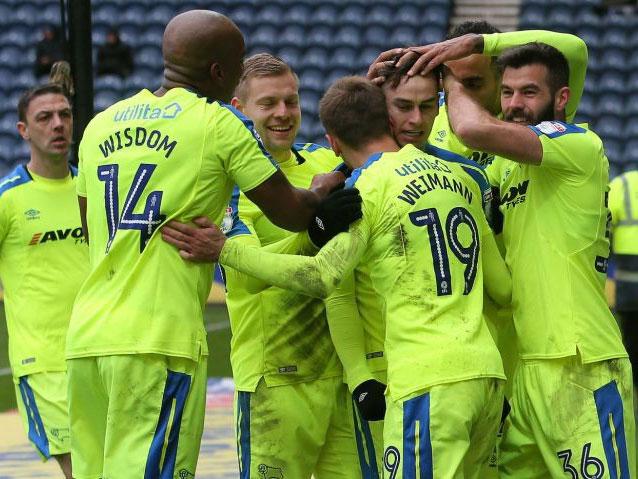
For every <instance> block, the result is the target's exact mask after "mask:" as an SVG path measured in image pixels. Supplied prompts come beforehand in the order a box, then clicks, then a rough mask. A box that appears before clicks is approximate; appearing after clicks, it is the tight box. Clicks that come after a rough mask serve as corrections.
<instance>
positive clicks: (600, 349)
mask: <svg viewBox="0 0 638 479" xmlns="http://www.w3.org/2000/svg"><path fill="white" fill-rule="evenodd" d="M498 64H499V66H500V68H501V69H502V71H503V74H502V88H501V106H502V110H503V114H504V120H499V119H497V118H494V117H493V116H492V115H491V114H490V113H489V112H488V111H487V110H485V109H484V108H482V107H481V106H480V105H479V104H478V103H477V102H476V101H475V100H474V99H472V97H471V96H470V95H469V94H468V92H467V91H466V89H465V88H464V86H463V85H462V84H461V83H460V82H457V81H455V80H454V78H453V76H451V75H450V76H448V77H447V78H446V83H447V84H446V87H447V89H448V91H449V92H450V95H449V98H448V114H449V117H450V123H451V126H452V128H453V129H454V131H455V133H456V134H457V135H458V136H459V138H461V140H462V141H463V142H464V143H465V144H466V145H468V146H471V147H474V148H478V149H480V150H481V151H488V152H491V153H494V154H495V155H497V156H496V158H495V160H494V163H493V164H492V166H491V167H490V169H489V175H490V179H491V180H492V181H493V182H495V183H496V184H498V185H499V187H500V190H501V191H502V192H503V195H502V199H501V204H500V210H501V212H502V213H503V216H504V228H503V241H504V245H505V248H506V251H507V252H506V262H507V264H508V266H509V269H510V271H511V273H512V282H513V289H512V304H513V316H514V324H515V328H516V333H517V339H518V341H517V342H518V349H519V351H520V358H521V363H520V365H519V367H518V368H517V371H516V373H515V375H514V377H513V385H512V387H513V397H512V411H511V413H510V415H509V416H508V418H507V420H506V423H505V428H504V436H503V441H502V443H501V447H500V450H501V451H500V452H501V458H500V465H499V472H500V475H501V477H505V478H509V477H512V478H520V477H530V478H531V477H534V478H536V477H538V478H541V477H555V478H559V477H560V478H563V477H567V475H568V474H571V477H596V478H602V477H630V474H631V476H633V475H634V473H635V454H636V453H635V446H634V442H635V437H634V430H635V422H634V417H633V407H632V373H631V365H630V363H629V359H628V357H627V352H626V351H625V348H624V347H623V344H622V341H621V336H620V331H619V329H618V326H617V324H616V322H615V320H614V318H613V316H612V315H611V313H610V311H609V309H608V307H607V303H606V300H605V295H604V282H605V273H606V269H607V257H608V255H609V238H608V230H607V224H606V223H607V213H608V209H607V191H608V186H607V183H608V170H609V164H608V161H607V158H606V157H605V154H604V150H603V145H602V141H601V140H600V138H599V137H598V136H597V135H596V134H595V133H593V132H592V131H590V130H587V129H585V128H583V127H580V126H577V125H575V124H572V123H567V122H566V111H565V107H566V105H567V104H568V102H569V98H570V89H569V87H568V80H569V68H568V64H567V61H566V60H565V57H564V56H563V55H562V54H561V53H560V52H559V51H558V50H556V49H555V48H553V47H551V46H549V45H545V44H539V43H530V44H528V45H524V46H521V47H517V48H513V49H511V50H509V51H506V52H505V53H503V54H502V55H501V56H500V57H499V59H498ZM579 471H580V474H581V476H579ZM617 471H620V475H619V476H618V475H617Z"/></svg>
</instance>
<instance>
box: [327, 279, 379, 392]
mask: <svg viewBox="0 0 638 479" xmlns="http://www.w3.org/2000/svg"><path fill="white" fill-rule="evenodd" d="M354 288H355V286H354V278H353V276H352V274H350V275H348V277H347V278H346V279H344V281H343V283H342V284H341V286H339V288H337V289H336V290H335V291H334V292H333V293H332V294H331V295H330V296H329V297H328V298H327V299H326V300H325V305H326V316H327V318H328V326H329V328H330V336H331V337H332V343H333V344H334V346H335V350H336V351H337V355H338V356H339V359H340V360H341V364H342V365H343V369H344V371H345V373H346V379H347V383H348V388H349V389H350V391H352V390H353V389H354V388H355V387H357V386H358V385H359V384H361V383H362V382H364V381H367V380H369V379H374V376H373V374H372V373H371V372H370V370H369V369H368V366H367V363H366V359H365V354H366V352H365V335H364V332H363V323H362V321H361V318H360V316H359V310H358V309H357V303H356V297H355V289H354Z"/></svg>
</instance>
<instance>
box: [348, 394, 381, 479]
mask: <svg viewBox="0 0 638 479" xmlns="http://www.w3.org/2000/svg"><path fill="white" fill-rule="evenodd" d="M352 417H353V419H354V436H355V439H356V441H357V453H358V455H359V465H360V466H361V475H362V477H363V479H381V476H379V469H378V468H377V456H376V452H375V450H374V441H373V440H372V433H371V432H370V425H369V424H368V421H366V420H365V419H363V418H362V417H361V416H360V414H359V409H358V408H357V404H356V403H355V402H354V399H353V400H352ZM362 433H363V435H362ZM366 453H367V454H366Z"/></svg>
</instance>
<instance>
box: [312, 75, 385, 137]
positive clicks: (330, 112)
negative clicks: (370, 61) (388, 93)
mask: <svg viewBox="0 0 638 479" xmlns="http://www.w3.org/2000/svg"><path fill="white" fill-rule="evenodd" d="M319 118H321V123H322V124H323V127H324V128H325V129H326V132H327V133H328V134H331V135H335V136H336V137H337V138H339V139H340V140H341V141H343V142H344V143H345V144H346V145H348V146H350V147H351V148H360V147H362V146H364V145H366V144H367V143H369V142H370V141H371V140H374V139H376V138H380V137H382V136H384V135H391V134H392V133H391V129H390V115H389V114H388V107H387V106H386V103H385V95H384V94H383V91H382V90H381V88H379V87H378V86H376V85H374V84H373V83H372V82H370V81H369V80H366V79H365V78H363V77H357V76H350V77H344V78H340V79H339V80H337V81H335V82H334V83H333V84H332V85H331V86H330V88H328V91H326V93H325V94H324V95H323V98H321V101H320V102H319Z"/></svg>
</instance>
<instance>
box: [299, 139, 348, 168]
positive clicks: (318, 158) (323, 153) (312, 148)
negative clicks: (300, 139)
mask: <svg viewBox="0 0 638 479" xmlns="http://www.w3.org/2000/svg"><path fill="white" fill-rule="evenodd" d="M292 149H293V151H294V152H295V153H296V154H297V155H298V156H300V157H301V158H302V159H304V160H308V161H310V162H312V163H315V164H318V166H319V168H320V170H322V171H323V172H325V171H329V170H332V169H333V168H335V167H336V166H337V165H339V164H340V163H342V160H341V159H340V158H339V157H338V156H337V155H335V153H334V151H332V149H330V148H327V147H325V146H322V145H318V144H316V143H295V144H294V145H292Z"/></svg>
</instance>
